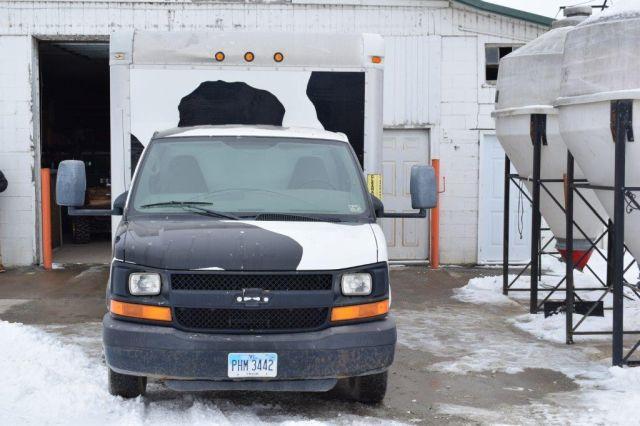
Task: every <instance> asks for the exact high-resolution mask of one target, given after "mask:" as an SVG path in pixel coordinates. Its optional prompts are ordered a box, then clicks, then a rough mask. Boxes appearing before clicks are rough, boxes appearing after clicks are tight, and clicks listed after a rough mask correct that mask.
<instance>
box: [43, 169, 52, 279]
mask: <svg viewBox="0 0 640 426" xmlns="http://www.w3.org/2000/svg"><path fill="white" fill-rule="evenodd" d="M40 190H41V191H42V266H44V269H51V267H52V263H53V247H52V246H51V170H50V169H41V170H40Z"/></svg>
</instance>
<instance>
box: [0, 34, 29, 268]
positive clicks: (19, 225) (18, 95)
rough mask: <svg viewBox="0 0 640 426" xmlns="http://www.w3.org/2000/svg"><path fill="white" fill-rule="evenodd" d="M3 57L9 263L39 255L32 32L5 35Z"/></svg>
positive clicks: (4, 225)
mask: <svg viewBox="0 0 640 426" xmlns="http://www.w3.org/2000/svg"><path fill="white" fill-rule="evenodd" d="M0 58H3V59H2V60H0V170H2V172H3V173H4V174H5V176H6V178H7V180H8V181H9V187H8V188H7V190H6V191H5V192H3V193H2V194H0V249H1V250H2V255H3V262H4V264H5V265H7V266H13V265H25V264H31V263H33V262H34V261H35V255H36V235H35V234H36V233H35V232H34V231H35V229H36V226H35V225H36V213H35V211H36V210H35V209H36V198H35V184H34V149H33V137H32V134H33V125H32V114H31V70H30V68H31V37H28V36H3V37H0Z"/></svg>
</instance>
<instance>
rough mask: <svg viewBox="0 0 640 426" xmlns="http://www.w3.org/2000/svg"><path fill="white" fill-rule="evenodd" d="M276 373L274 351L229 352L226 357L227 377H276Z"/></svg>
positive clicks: (276, 361) (276, 366)
mask: <svg viewBox="0 0 640 426" xmlns="http://www.w3.org/2000/svg"><path fill="white" fill-rule="evenodd" d="M277 374H278V354H276V353H246V354H241V353H230V354H229V355H228V357H227V375H228V376H229V377H233V378H236V377H276V375H277Z"/></svg>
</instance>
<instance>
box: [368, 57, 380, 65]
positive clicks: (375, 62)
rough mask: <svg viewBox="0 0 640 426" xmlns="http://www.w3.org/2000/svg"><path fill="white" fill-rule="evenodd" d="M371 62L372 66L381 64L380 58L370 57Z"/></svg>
mask: <svg viewBox="0 0 640 426" xmlns="http://www.w3.org/2000/svg"><path fill="white" fill-rule="evenodd" d="M371 62H373V63H374V64H381V63H382V57H381V56H372V57H371Z"/></svg>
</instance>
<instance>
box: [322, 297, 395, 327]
mask: <svg viewBox="0 0 640 426" xmlns="http://www.w3.org/2000/svg"><path fill="white" fill-rule="evenodd" d="M387 312H389V300H382V301H380V302H374V303H365V304H364V305H351V306H339V307H336V308H333V309H332V310H331V321H333V322H336V321H349V320H355V319H362V318H371V317H377V316H380V315H384V314H386V313H387Z"/></svg>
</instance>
